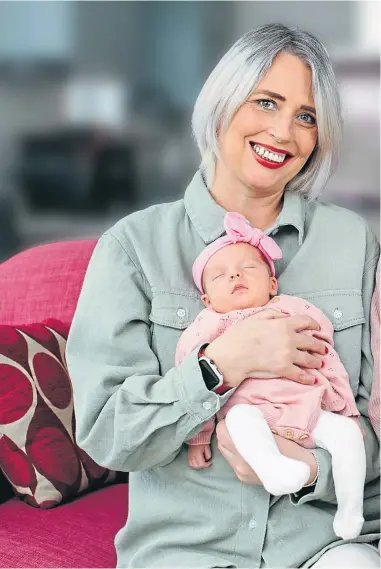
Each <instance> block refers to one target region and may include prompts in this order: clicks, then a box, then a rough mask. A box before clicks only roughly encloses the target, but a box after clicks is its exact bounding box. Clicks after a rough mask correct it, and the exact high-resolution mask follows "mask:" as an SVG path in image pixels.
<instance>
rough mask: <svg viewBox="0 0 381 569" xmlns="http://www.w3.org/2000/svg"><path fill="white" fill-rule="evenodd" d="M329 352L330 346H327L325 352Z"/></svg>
mask: <svg viewBox="0 0 381 569" xmlns="http://www.w3.org/2000/svg"><path fill="white" fill-rule="evenodd" d="M328 352H329V349H328V346H325V353H326V354H328Z"/></svg>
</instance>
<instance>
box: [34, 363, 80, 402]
mask: <svg viewBox="0 0 381 569" xmlns="http://www.w3.org/2000/svg"><path fill="white" fill-rule="evenodd" d="M33 368H34V374H35V376H36V377H37V378H38V383H39V386H40V388H41V390H42V392H43V393H44V395H45V397H46V398H47V399H49V401H50V402H51V403H52V405H54V406H55V407H57V409H66V408H67V407H68V406H69V405H70V402H71V399H72V393H71V384H70V380H69V376H68V375H67V373H66V371H65V370H64V368H63V367H62V365H60V364H59V363H58V362H57V360H55V359H54V358H53V357H52V356H51V355H49V354H46V353H38V354H36V355H35V356H34V358H33Z"/></svg>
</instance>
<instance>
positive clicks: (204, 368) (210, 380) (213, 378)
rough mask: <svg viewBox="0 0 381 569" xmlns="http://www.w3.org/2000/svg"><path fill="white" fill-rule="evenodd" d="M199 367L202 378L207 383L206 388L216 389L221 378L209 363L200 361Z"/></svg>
mask: <svg viewBox="0 0 381 569" xmlns="http://www.w3.org/2000/svg"><path fill="white" fill-rule="evenodd" d="M199 365H200V368H201V372H202V377H203V380H204V382H205V385H206V387H207V388H208V389H209V390H211V389H214V387H216V386H217V385H218V384H219V378H218V377H217V375H216V374H215V373H214V371H213V370H212V368H211V367H210V365H209V363H208V362H207V361H205V360H202V359H200V360H199Z"/></svg>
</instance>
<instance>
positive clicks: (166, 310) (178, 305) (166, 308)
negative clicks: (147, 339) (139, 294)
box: [149, 289, 204, 330]
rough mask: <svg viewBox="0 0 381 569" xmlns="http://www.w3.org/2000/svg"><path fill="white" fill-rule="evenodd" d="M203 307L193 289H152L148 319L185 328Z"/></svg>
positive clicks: (163, 324) (177, 327)
mask: <svg viewBox="0 0 381 569" xmlns="http://www.w3.org/2000/svg"><path fill="white" fill-rule="evenodd" d="M203 308H204V306H203V304H202V302H201V300H200V297H199V296H198V295H197V293H196V292H193V291H183V290H181V289H180V290H178V291H173V290H172V291H170V292H166V291H163V290H157V289H153V297H152V307H151V314H150V316H149V318H150V321H151V322H152V323H153V324H159V325H161V326H169V327H170V328H176V329H177V330H185V328H187V327H188V326H189V325H190V324H192V322H193V321H194V319H195V318H196V316H197V315H198V314H199V312H200V311H201V310H202V309H203Z"/></svg>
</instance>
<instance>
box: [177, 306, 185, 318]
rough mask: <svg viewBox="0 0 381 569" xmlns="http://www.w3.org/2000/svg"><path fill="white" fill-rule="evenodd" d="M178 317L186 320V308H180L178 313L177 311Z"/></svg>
mask: <svg viewBox="0 0 381 569" xmlns="http://www.w3.org/2000/svg"><path fill="white" fill-rule="evenodd" d="M177 316H178V317H179V318H184V316H185V310H184V308H179V309H178V311H177Z"/></svg>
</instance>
